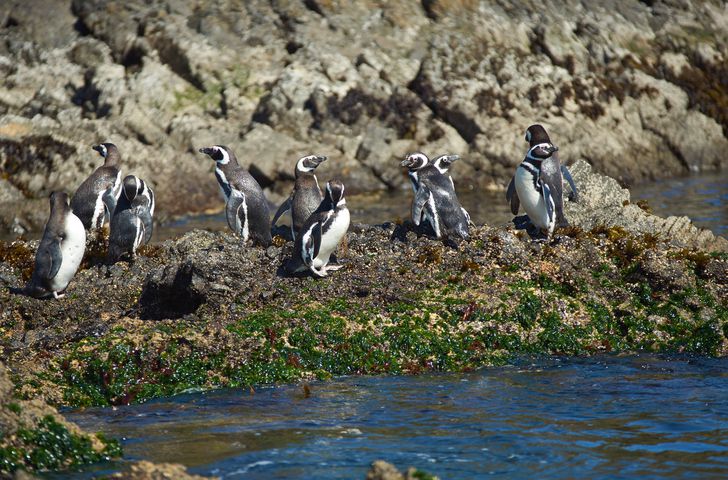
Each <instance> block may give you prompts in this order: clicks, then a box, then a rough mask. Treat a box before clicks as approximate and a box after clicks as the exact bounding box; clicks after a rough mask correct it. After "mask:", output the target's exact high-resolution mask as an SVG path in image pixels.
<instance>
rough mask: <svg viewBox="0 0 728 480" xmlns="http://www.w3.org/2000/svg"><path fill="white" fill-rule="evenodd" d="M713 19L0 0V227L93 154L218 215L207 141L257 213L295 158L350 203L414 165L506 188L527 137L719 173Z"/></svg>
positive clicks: (582, 7)
mask: <svg viewBox="0 0 728 480" xmlns="http://www.w3.org/2000/svg"><path fill="white" fill-rule="evenodd" d="M726 24H728V7H726V6H725V4H724V3H723V2H719V1H715V2H708V1H706V2H690V1H670V2H660V1H658V2H636V1H629V0H614V1H612V2H609V3H608V4H605V3H602V2H578V1H566V2H520V1H519V2H515V1H508V0H504V1H496V2H477V1H474V0H442V1H437V0H435V1H423V2H413V1H409V2H383V1H373V0H351V1H329V0H306V1H287V0H268V1H263V0H252V1H243V0H215V1H210V2H196V3H195V2H186V1H178V0H153V1H141V0H132V1H111V0H88V1H87V0H73V1H72V0H23V1H21V0H10V1H8V2H4V3H3V5H2V6H0V38H2V42H0V72H1V75H0V78H2V80H1V81H0V115H1V117H0V169H1V171H2V177H3V178H2V179H0V199H1V200H3V202H4V205H6V206H7V208H3V210H5V211H12V215H5V216H4V218H3V221H2V222H0V223H3V225H1V227H2V229H3V230H5V231H7V230H8V229H9V228H11V227H12V226H13V224H14V226H15V228H16V229H19V230H22V228H27V226H28V224H38V223H42V219H39V218H38V217H39V216H40V217H42V216H43V215H44V213H45V212H44V210H45V196H46V195H47V194H48V193H49V192H50V191H52V190H65V191H67V192H70V193H72V192H73V191H74V190H75V188H76V187H77V186H78V185H79V184H80V182H81V181H82V180H83V179H84V178H85V176H87V175H88V174H89V173H90V172H91V171H92V170H93V168H94V167H95V166H98V165H99V164H100V161H99V159H98V157H97V156H96V154H95V153H94V152H93V151H92V150H91V149H90V147H91V145H92V144H93V143H97V142H100V141H111V142H114V143H116V144H117V145H119V147H120V149H121V151H122V154H123V156H124V172H125V173H136V174H138V175H140V176H141V177H143V178H145V180H147V181H149V183H150V184H152V186H153V187H154V188H155V191H156V192H157V197H158V206H159V210H160V212H161V213H162V214H163V215H165V214H166V215H175V214H179V213H184V212H201V211H205V210H206V209H209V208H219V200H218V198H217V195H216V189H217V186H216V184H215V182H214V178H213V176H212V174H211V171H210V170H211V165H210V163H209V161H208V160H207V159H205V158H202V157H201V156H200V155H199V154H197V153H196V148H197V147H199V146H201V145H208V144H215V143H217V144H226V145H229V146H231V147H232V148H233V149H234V150H235V151H236V153H237V154H238V157H239V158H240V159H241V161H242V162H243V163H244V164H245V165H246V166H247V167H249V168H250V170H251V171H252V172H253V174H254V175H255V176H256V177H257V179H258V180H259V181H260V182H261V184H262V185H263V186H264V187H265V188H267V189H268V192H269V194H270V195H271V197H272V198H276V195H277V194H279V193H280V192H283V191H285V190H286V189H287V188H288V185H286V182H289V181H291V180H292V174H293V172H292V170H293V169H292V167H293V162H294V160H295V159H296V158H297V157H298V156H300V155H302V154H306V153H310V152H320V153H323V154H326V155H328V156H329V157H330V159H331V161H330V162H328V163H327V166H326V167H327V168H326V172H325V175H326V176H328V177H334V176H339V177H341V178H342V179H343V180H344V181H345V182H346V184H347V187H348V190H349V191H350V192H353V191H357V190H358V191H365V190H372V189H380V188H384V187H390V188H396V187H400V186H402V185H404V183H405V177H404V176H403V174H402V172H401V170H400V168H399V167H398V161H397V160H399V159H401V158H402V156H403V155H404V154H405V153H406V152H408V151H412V150H423V151H425V152H428V153H430V154H436V153H441V152H454V153H458V154H460V155H461V157H463V159H464V162H463V165H461V167H459V168H460V170H459V172H460V176H459V179H458V180H459V182H458V183H459V184H468V183H470V184H471V185H474V186H479V187H493V188H502V186H503V185H504V184H505V182H506V181H507V179H508V178H509V177H510V175H511V174H512V171H513V169H514V167H515V165H516V164H517V163H518V162H519V161H520V160H521V158H522V155H523V147H524V142H523V132H524V130H525V128H526V127H527V126H528V125H529V124H531V123H534V122H541V123H543V124H545V125H546V126H547V128H548V129H549V130H550V131H551V132H552V137H553V140H554V141H555V142H556V143H557V144H559V145H560V146H561V153H562V158H563V159H564V160H565V161H566V162H567V163H568V162H571V161H575V160H576V159H579V158H581V159H585V160H587V161H588V162H589V163H590V164H592V165H593V166H594V168H595V169H596V170H597V171H600V172H604V173H607V174H610V175H611V176H613V177H615V178H617V179H619V180H620V181H622V182H625V183H629V182H633V181H639V180H644V179H649V178H654V177H663V176H669V175H674V174H676V173H681V172H685V171H688V170H703V169H715V168H720V167H725V166H726V164H727V163H728V160H726V158H727V157H726V156H725V152H726V151H728V139H727V138H726V136H727V135H728V114H727V113H726V112H728V86H727V85H726V83H725V79H726V78H728V70H727V67H726V65H727V64H728V63H727V59H728V34H727V33H726V29H725V25H726ZM322 173H324V172H322ZM27 198H30V199H39V198H43V200H42V202H41V201H27V200H26V199H27ZM5 199H7V201H6V200H5ZM39 211H40V212H43V215H38V213H37V212H39Z"/></svg>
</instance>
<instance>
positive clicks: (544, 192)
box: [541, 181, 554, 218]
mask: <svg viewBox="0 0 728 480" xmlns="http://www.w3.org/2000/svg"><path fill="white" fill-rule="evenodd" d="M541 196H542V197H543V203H544V205H545V206H546V213H547V214H548V217H549V218H553V217H554V201H553V198H552V197H551V188H550V187H549V186H548V184H547V183H546V182H544V181H541Z"/></svg>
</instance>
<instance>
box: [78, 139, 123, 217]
mask: <svg viewBox="0 0 728 480" xmlns="http://www.w3.org/2000/svg"><path fill="white" fill-rule="evenodd" d="M93 149H94V150H96V151H97V152H99V154H100V155H101V156H102V157H103V158H104V164H103V165H102V166H101V167H99V168H97V169H96V171H94V173H92V174H91V175H90V176H89V177H88V178H87V179H86V180H84V181H83V183H82V184H81V185H80V186H79V187H78V190H76V193H74V194H73V198H72V199H71V210H73V213H74V214H75V215H76V216H77V217H78V218H80V219H81V222H82V223H83V226H84V227H85V228H86V230H96V229H99V228H101V227H102V226H103V225H104V219H105V217H106V216H108V217H109V220H110V219H111V216H112V215H113V214H114V210H115V209H116V202H117V201H118V200H119V195H121V171H120V170H119V163H120V162H121V154H120V153H119V149H118V148H116V145H114V144H113V143H102V144H100V145H95V146H94V147H93Z"/></svg>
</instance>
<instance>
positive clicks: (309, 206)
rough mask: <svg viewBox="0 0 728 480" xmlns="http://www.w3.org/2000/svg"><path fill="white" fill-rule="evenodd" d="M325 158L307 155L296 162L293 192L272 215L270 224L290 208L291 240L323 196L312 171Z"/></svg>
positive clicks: (273, 223) (274, 222)
mask: <svg viewBox="0 0 728 480" xmlns="http://www.w3.org/2000/svg"><path fill="white" fill-rule="evenodd" d="M326 158H327V157H325V156H323V155H308V156H305V157H302V158H300V159H299V160H298V162H296V169H295V175H296V183H295V184H294V186H293V192H291V195H290V196H289V197H288V199H286V201H285V202H283V203H282V204H281V206H280V207H278V211H277V212H276V214H275V215H274V216H273V221H272V222H271V225H275V224H276V222H277V221H278V219H279V218H280V217H281V215H283V214H284V213H286V212H287V211H288V210H291V235H292V237H293V240H295V239H296V234H297V233H298V232H299V231H300V230H301V227H302V226H303V223H304V222H305V221H306V220H307V219H308V217H309V216H310V215H311V214H312V213H313V212H314V211H316V209H317V208H318V207H319V205H320V204H321V201H322V200H323V198H324V196H323V194H322V193H321V187H319V183H318V179H317V178H316V174H315V173H314V171H315V170H316V167H318V166H319V165H321V163H322V162H324V161H325V160H326Z"/></svg>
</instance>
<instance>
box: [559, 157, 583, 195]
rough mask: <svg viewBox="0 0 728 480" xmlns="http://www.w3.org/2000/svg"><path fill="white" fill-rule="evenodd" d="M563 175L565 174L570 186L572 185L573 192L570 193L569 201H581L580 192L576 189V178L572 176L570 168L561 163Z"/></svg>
mask: <svg viewBox="0 0 728 480" xmlns="http://www.w3.org/2000/svg"><path fill="white" fill-rule="evenodd" d="M561 175H563V176H564V179H565V180H566V181H567V182H569V186H570V187H571V193H570V194H569V201H571V202H578V201H579V192H578V191H577V190H576V184H575V183H574V179H573V178H572V177H571V172H570V171H569V169H568V168H566V165H561Z"/></svg>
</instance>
